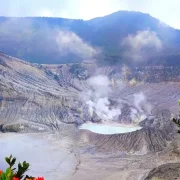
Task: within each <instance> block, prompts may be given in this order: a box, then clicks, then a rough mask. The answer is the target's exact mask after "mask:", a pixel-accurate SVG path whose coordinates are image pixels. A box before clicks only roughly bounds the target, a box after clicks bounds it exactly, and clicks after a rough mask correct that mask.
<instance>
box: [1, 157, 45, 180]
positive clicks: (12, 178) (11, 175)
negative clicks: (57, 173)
mask: <svg viewBox="0 0 180 180" xmlns="http://www.w3.org/2000/svg"><path fill="white" fill-rule="evenodd" d="M5 160H6V162H7V164H8V165H9V167H8V168H7V169H6V171H4V172H3V171H2V170H0V180H22V179H23V177H24V174H25V173H26V172H27V171H28V169H29V167H30V164H29V163H27V162H26V161H24V162H23V163H19V164H18V168H17V171H16V168H13V166H14V165H15V163H16V158H15V157H14V158H13V157H12V155H10V157H6V158H5ZM23 180H44V178H43V177H38V178H34V177H32V176H28V175H26V176H25V178H24V179H23Z"/></svg>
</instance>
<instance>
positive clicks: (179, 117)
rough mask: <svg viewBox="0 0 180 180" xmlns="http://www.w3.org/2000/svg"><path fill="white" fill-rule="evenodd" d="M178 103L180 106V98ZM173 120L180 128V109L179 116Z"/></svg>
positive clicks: (179, 131)
mask: <svg viewBox="0 0 180 180" xmlns="http://www.w3.org/2000/svg"><path fill="white" fill-rule="evenodd" d="M178 105H179V107H180V100H178ZM172 121H173V122H174V123H175V124H176V125H177V126H178V127H179V128H180V110H179V116H178V117H177V118H173V120H172ZM178 133H180V130H178Z"/></svg>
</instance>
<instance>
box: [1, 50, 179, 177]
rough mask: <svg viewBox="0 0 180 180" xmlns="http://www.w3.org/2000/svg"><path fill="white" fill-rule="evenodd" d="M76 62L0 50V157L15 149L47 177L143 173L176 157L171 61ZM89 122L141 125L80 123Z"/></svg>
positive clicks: (176, 75) (36, 172)
mask: <svg viewBox="0 0 180 180" xmlns="http://www.w3.org/2000/svg"><path fill="white" fill-rule="evenodd" d="M79 68H80V69H79V70H78V71H77V68H76V70H73V64H69V65H52V66H50V65H37V64H30V63H27V62H23V61H21V60H18V59H15V58H12V57H9V56H7V55H5V54H0V79H1V81H0V130H1V134H0V146H1V147H2V148H1V149H2V150H1V152H2V153H1V154H0V156H1V157H0V159H1V162H2V160H3V158H4V156H8V155H9V154H13V155H16V156H17V158H18V159H19V160H22V159H23V160H24V159H25V160H27V161H29V162H30V163H31V164H32V167H31V172H32V173H33V174H34V175H42V176H45V178H46V179H47V180H51V179H58V180H59V179H63V180H64V179H65V180H66V179H67V180H75V179H79V180H81V179H82V180H92V179H98V180H100V179H103V180H115V179H116V180H117V179H121V180H125V179H127V180H128V179H129V180H137V179H139V180H140V179H142V180H143V179H145V178H146V177H148V173H149V172H150V171H151V170H153V169H154V168H157V167H158V166H160V165H162V164H168V163H171V164H172V163H178V162H179V160H180V153H179V147H180V146H179V141H178V140H179V137H178V135H177V134H176V129H175V126H174V124H173V123H172V121H171V119H172V117H173V116H176V115H177V113H178V106H177V100H178V99H179V98H180V93H179V92H180V82H179V75H180V74H179V73H180V71H179V70H178V69H177V68H176V67H144V68H130V67H126V66H115V67H113V66H112V67H98V66H97V65H96V64H95V63H82V64H81V65H80V67H79ZM164 73H165V74H164ZM88 123H95V124H97V125H98V126H100V125H104V124H106V125H107V124H111V125H112V124H114V123H115V124H118V125H117V126H121V127H122V126H123V127H125V126H126V127H127V126H133V127H138V129H137V131H132V132H128V133H127V132H124V133H115V134H114V133H111V134H105V133H98V132H96V133H93V132H91V131H89V130H86V129H80V128H79V127H82V126H83V125H85V124H88ZM13 152H14V153H13ZM35 154H36V155H35ZM1 165H2V167H0V168H3V167H4V166H5V165H4V164H1ZM176 169H178V168H176ZM158 176H159V175H158ZM151 177H152V178H153V176H152V175H151ZM167 177H168V176H167Z"/></svg>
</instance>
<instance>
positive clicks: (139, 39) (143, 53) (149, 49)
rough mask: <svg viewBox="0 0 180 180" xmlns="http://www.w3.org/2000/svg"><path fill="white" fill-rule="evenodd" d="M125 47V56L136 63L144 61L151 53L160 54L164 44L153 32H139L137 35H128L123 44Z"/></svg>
mask: <svg viewBox="0 0 180 180" xmlns="http://www.w3.org/2000/svg"><path fill="white" fill-rule="evenodd" d="M121 45H122V46H124V47H125V49H126V50H125V53H124V56H125V57H126V58H130V59H132V60H135V61H144V60H145V58H146V57H147V56H148V55H149V53H150V54H151V53H154V52H159V51H160V50H161V49H162V42H161V40H160V39H159V37H158V36H157V34H156V33H155V32H153V31H149V30H146V31H139V32H137V34H136V35H131V34H130V35H128V37H126V38H125V39H124V40H123V42H122V44H121Z"/></svg>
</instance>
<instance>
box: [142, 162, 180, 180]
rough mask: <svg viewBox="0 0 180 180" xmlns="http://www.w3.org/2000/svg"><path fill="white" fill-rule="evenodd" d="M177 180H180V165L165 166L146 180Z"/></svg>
mask: <svg viewBox="0 0 180 180" xmlns="http://www.w3.org/2000/svg"><path fill="white" fill-rule="evenodd" d="M154 179H157V180H161V179H163V180H175V179H177V180H178V179H180V163H169V164H163V165H161V166H159V167H157V168H155V169H153V170H152V171H150V173H149V174H148V176H147V177H146V178H145V180H154Z"/></svg>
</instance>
